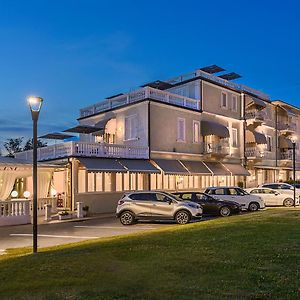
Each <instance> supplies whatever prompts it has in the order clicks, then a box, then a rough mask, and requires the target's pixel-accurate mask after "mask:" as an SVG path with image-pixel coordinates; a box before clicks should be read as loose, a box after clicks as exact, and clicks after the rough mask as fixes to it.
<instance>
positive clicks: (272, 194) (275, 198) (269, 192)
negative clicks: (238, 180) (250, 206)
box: [247, 187, 299, 207]
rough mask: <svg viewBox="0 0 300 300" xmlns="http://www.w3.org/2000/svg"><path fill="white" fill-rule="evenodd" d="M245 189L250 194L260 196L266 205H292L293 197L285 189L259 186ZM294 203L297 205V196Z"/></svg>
mask: <svg viewBox="0 0 300 300" xmlns="http://www.w3.org/2000/svg"><path fill="white" fill-rule="evenodd" d="M247 191H248V192H249V193H250V194H251V195H257V196H260V197H261V198H262V199H263V200H264V202H265V204H266V206H275V205H280V206H281V205H283V206H287V207H289V206H293V205H294V199H293V195H291V194H290V193H289V191H288V192H286V190H284V189H283V190H274V189H270V188H266V187H263V188H262V187H260V188H252V189H247ZM296 205H299V196H297V197H296Z"/></svg>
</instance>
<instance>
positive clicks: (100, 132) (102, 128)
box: [93, 118, 112, 135]
mask: <svg viewBox="0 0 300 300" xmlns="http://www.w3.org/2000/svg"><path fill="white" fill-rule="evenodd" d="M111 119H112V118H107V119H104V120H101V121H100V122H98V123H96V124H95V127H97V128H100V129H99V130H98V131H95V132H93V135H103V134H104V133H105V127H106V124H107V122H108V121H110V120H111Z"/></svg>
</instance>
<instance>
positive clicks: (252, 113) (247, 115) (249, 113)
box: [245, 110, 266, 121]
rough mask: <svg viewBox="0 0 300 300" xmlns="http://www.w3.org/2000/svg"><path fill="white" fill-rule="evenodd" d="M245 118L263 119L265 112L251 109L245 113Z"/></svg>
mask: <svg viewBox="0 0 300 300" xmlns="http://www.w3.org/2000/svg"><path fill="white" fill-rule="evenodd" d="M245 118H246V119H247V120H250V119H255V120H260V121H263V120H265V118H266V113H265V112H264V111H260V110H251V111H247V112H246V113H245Z"/></svg>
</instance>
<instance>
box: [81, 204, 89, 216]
mask: <svg viewBox="0 0 300 300" xmlns="http://www.w3.org/2000/svg"><path fill="white" fill-rule="evenodd" d="M82 212H83V216H84V217H86V216H87V215H88V212H89V206H88V205H85V206H83V207H82Z"/></svg>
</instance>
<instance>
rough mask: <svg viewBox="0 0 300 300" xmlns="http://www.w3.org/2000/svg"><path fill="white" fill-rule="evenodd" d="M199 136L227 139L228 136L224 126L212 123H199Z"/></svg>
mask: <svg viewBox="0 0 300 300" xmlns="http://www.w3.org/2000/svg"><path fill="white" fill-rule="evenodd" d="M201 134H202V135H203V136H207V135H216V136H218V137H220V138H229V136H230V135H229V130H228V128H227V127H226V126H224V125H222V124H219V123H216V122H213V121H201Z"/></svg>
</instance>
